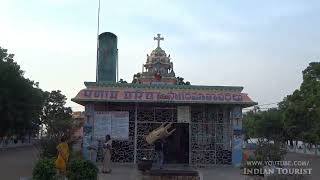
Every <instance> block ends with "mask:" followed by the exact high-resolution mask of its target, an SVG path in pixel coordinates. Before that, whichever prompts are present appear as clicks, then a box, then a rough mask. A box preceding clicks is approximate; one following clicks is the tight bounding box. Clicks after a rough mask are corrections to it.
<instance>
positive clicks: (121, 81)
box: [118, 78, 128, 84]
mask: <svg viewBox="0 0 320 180" xmlns="http://www.w3.org/2000/svg"><path fill="white" fill-rule="evenodd" d="M118 83H121V84H126V83H128V82H127V81H125V80H123V79H121V78H120V80H119V82H118Z"/></svg>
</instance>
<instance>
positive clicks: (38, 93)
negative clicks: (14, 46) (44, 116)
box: [0, 47, 43, 137]
mask: <svg viewBox="0 0 320 180" xmlns="http://www.w3.org/2000/svg"><path fill="white" fill-rule="evenodd" d="M7 52H8V50H7V49H3V48H1V47H0V84H1V86H0V137H2V136H13V135H15V136H25V135H27V134H28V135H29V137H30V135H32V134H35V133H37V130H38V129H39V127H38V125H39V117H40V113H41V109H42V104H43V92H42V90H41V89H40V88H39V84H38V83H35V82H34V81H32V80H29V79H27V78H25V77H24V76H23V74H24V72H23V71H22V70H21V68H20V66H19V65H18V64H17V63H16V62H14V60H13V57H14V55H13V54H8V53H7Z"/></svg>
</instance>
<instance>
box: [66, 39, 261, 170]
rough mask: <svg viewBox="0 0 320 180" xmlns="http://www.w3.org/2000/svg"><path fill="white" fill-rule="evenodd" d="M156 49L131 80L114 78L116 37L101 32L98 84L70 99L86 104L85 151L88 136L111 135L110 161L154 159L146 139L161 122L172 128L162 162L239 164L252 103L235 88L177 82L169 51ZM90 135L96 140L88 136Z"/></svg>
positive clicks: (133, 161) (88, 141) (97, 137)
mask: <svg viewBox="0 0 320 180" xmlns="http://www.w3.org/2000/svg"><path fill="white" fill-rule="evenodd" d="M154 40H156V41H157V47H156V48H155V49H154V50H153V51H152V52H151V54H150V55H147V57H146V63H145V64H144V65H143V66H142V72H140V73H137V74H135V75H134V79H133V81H132V83H119V82H116V79H117V74H118V65H117V64H118V62H117V61H118V59H117V57H118V49H117V37H116V35H114V34H112V33H102V34H101V35H100V36H99V49H98V61H97V79H96V82H85V83H84V84H85V86H86V87H85V88H84V89H82V90H80V92H79V93H78V94H77V95H76V97H75V98H73V99H72V101H74V102H76V103H78V104H81V105H83V106H84V107H85V125H84V136H83V150H84V151H83V154H84V156H85V157H86V156H87V154H88V152H87V150H86V147H88V146H90V144H91V143H92V140H94V139H103V138H104V137H105V135H106V134H110V135H111V137H112V139H113V151H114V152H115V153H113V155H112V161H113V162H123V163H124V162H126V163H137V162H138V161H139V160H141V159H142V158H147V159H153V158H154V154H155V153H154V146H153V145H150V144H148V143H147V142H146V140H145V137H146V135H148V134H149V132H151V131H152V130H154V129H156V128H157V127H159V126H160V125H161V124H162V123H164V122H172V123H173V126H174V128H176V131H175V132H174V133H173V134H172V135H171V136H169V137H168V138H167V139H166V143H165V152H164V154H165V160H164V161H165V164H170V163H174V164H189V165H199V164H200V165H215V164H233V165H239V164H240V163H241V160H242V149H241V148H242V146H241V145H242V108H245V107H249V106H253V105H255V104H256V103H255V102H254V101H252V100H251V99H250V98H249V96H248V95H247V94H245V93H243V92H242V90H243V87H239V86H202V85H177V84H178V79H177V77H176V75H175V72H174V70H173V62H172V60H171V57H170V55H167V54H166V52H165V51H164V50H163V49H162V48H161V47H160V41H161V40H164V38H162V37H161V36H160V34H158V35H157V37H155V38H154ZM92 137H94V138H92Z"/></svg>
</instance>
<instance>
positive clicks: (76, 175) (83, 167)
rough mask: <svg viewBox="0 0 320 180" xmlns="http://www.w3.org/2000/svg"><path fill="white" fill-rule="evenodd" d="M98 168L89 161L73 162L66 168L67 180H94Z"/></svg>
mask: <svg viewBox="0 0 320 180" xmlns="http://www.w3.org/2000/svg"><path fill="white" fill-rule="evenodd" d="M98 171H99V170H98V168H97V166H96V165H94V164H93V163H92V162H90V161H86V160H73V161H71V162H70V164H69V166H68V168H67V177H68V179H69V180H96V179H97V178H98Z"/></svg>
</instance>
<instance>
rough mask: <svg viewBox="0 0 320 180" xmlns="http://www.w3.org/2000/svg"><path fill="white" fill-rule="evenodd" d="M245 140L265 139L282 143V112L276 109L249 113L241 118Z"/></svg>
mask: <svg viewBox="0 0 320 180" xmlns="http://www.w3.org/2000/svg"><path fill="white" fill-rule="evenodd" d="M243 129H244V132H245V137H246V139H249V138H265V139H268V140H274V141H278V142H283V141H284V139H285V131H284V124H283V118H282V112H281V111H280V110H278V109H269V110H268V111H259V112H256V113H254V112H249V113H247V114H246V115H245V116H244V118H243Z"/></svg>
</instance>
